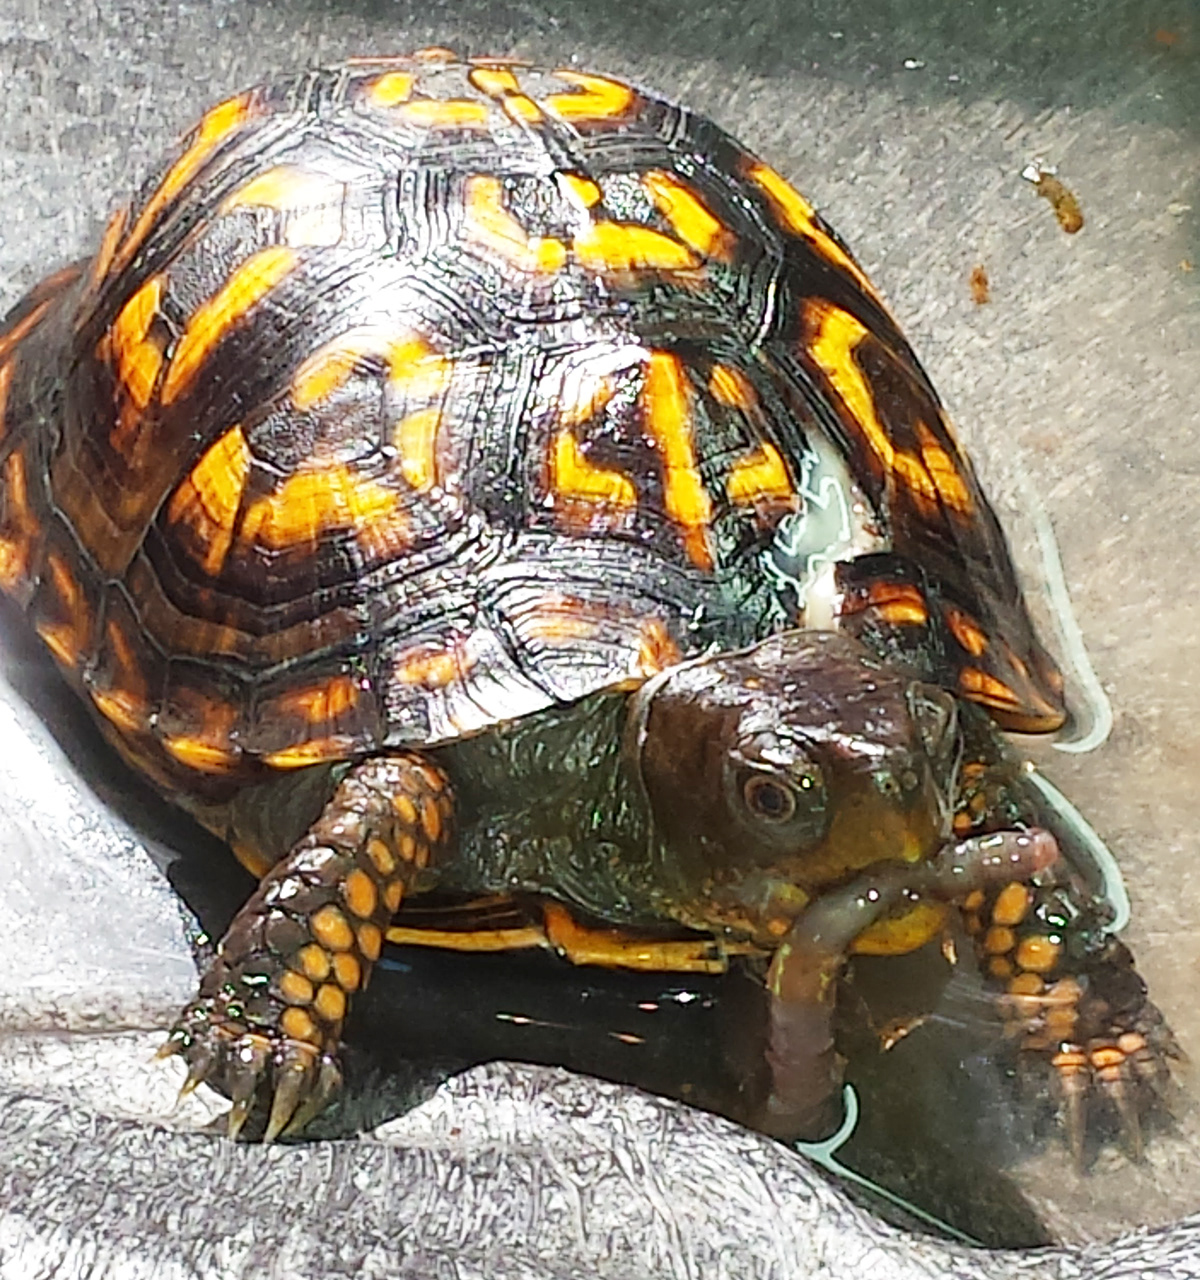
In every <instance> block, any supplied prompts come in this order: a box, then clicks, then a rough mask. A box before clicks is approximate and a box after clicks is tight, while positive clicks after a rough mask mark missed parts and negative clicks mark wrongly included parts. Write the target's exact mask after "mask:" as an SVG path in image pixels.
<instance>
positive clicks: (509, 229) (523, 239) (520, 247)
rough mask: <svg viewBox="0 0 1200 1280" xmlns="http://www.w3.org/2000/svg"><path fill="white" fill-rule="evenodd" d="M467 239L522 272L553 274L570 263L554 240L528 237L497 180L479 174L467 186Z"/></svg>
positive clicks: (565, 249)
mask: <svg viewBox="0 0 1200 1280" xmlns="http://www.w3.org/2000/svg"><path fill="white" fill-rule="evenodd" d="M466 206H467V207H466V212H467V234H468V238H470V239H471V240H473V241H475V243H476V244H479V245H481V246H482V247H483V248H486V249H491V250H493V251H494V252H496V253H498V254H500V255H501V256H502V257H503V258H504V259H505V261H507V262H509V263H511V264H512V265H513V266H514V267H516V268H517V269H518V270H519V271H528V272H531V273H533V272H536V273H542V274H553V273H554V272H556V271H559V270H561V269H562V266H563V264H564V263H565V262H566V260H567V248H566V245H564V244H563V242H562V241H561V240H555V239H553V238H552V237H542V236H534V237H532V238H531V237H529V236H528V235H526V233H525V228H524V227H522V226H521V224H520V223H519V222H518V221H517V220H516V218H514V217H513V216H512V214H511V213H509V212H508V210H507V209H505V207H504V193H503V188H502V187H501V185H500V180H499V179H498V178H493V177H489V176H487V175H485V174H477V175H476V176H475V177H472V178H468V179H467V183H466Z"/></svg>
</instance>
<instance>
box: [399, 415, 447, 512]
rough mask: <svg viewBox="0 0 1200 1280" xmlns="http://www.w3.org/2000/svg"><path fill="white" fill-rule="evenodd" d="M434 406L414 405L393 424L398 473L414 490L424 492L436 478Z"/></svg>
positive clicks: (436, 416)
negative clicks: (398, 465) (421, 406)
mask: <svg viewBox="0 0 1200 1280" xmlns="http://www.w3.org/2000/svg"><path fill="white" fill-rule="evenodd" d="M441 420H442V415H441V413H440V412H439V410H437V409H418V410H417V412H416V413H410V414H407V415H405V417H403V418H401V419H400V421H399V422H398V423H397V424H396V431H395V437H394V438H395V442H396V448H397V450H399V453H400V474H401V475H403V477H404V478H405V480H407V481H408V483H409V484H410V485H412V487H413V488H414V489H415V490H416V491H417V492H418V493H426V492H428V491H429V490H430V489H432V488H433V486H434V484H435V482H436V480H437V456H436V452H435V445H436V442H437V429H438V424H439V423H440V422H441Z"/></svg>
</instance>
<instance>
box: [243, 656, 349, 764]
mask: <svg viewBox="0 0 1200 1280" xmlns="http://www.w3.org/2000/svg"><path fill="white" fill-rule="evenodd" d="M358 698H359V687H358V684H357V682H356V681H355V679H354V677H353V676H348V675H338V676H333V677H332V678H331V679H329V680H324V681H322V682H321V683H319V684H314V685H308V686H306V687H305V688H302V689H292V690H289V691H288V692H287V693H285V694H283V695H282V696H281V697H279V698H278V699H277V700H276V701H275V703H274V704H273V708H272V709H273V710H278V711H279V712H280V713H281V714H282V715H285V716H295V717H298V718H299V719H301V720H303V721H304V723H305V725H306V726H307V727H308V728H310V729H315V730H320V731H322V732H321V733H320V734H319V735H318V736H314V737H312V738H309V739H308V740H307V741H305V742H299V743H296V744H295V745H294V746H291V747H285V748H283V749H282V750H280V751H272V752H270V753H269V754H267V755H265V756H264V757H263V759H264V760H265V761H266V762H267V764H269V765H270V766H271V767H272V768H274V769H302V768H304V767H306V766H307V765H310V764H318V763H320V762H321V761H322V760H339V759H342V758H344V756H345V755H346V751H347V746H348V742H347V736H346V735H345V734H344V733H342V734H339V733H338V729H339V721H341V720H342V718H343V717H344V716H345V715H346V713H347V712H352V711H353V710H354V709H355V707H356V706H357V705H358Z"/></svg>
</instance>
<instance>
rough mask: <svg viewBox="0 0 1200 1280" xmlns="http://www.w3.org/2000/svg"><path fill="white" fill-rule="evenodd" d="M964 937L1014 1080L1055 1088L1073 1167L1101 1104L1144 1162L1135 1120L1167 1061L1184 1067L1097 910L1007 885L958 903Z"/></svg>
mask: <svg viewBox="0 0 1200 1280" xmlns="http://www.w3.org/2000/svg"><path fill="white" fill-rule="evenodd" d="M963 914H964V922H965V926H966V930H967V932H968V933H969V934H971V935H972V936H973V937H974V939H975V946H976V951H977V954H978V956H979V961H980V964H981V966H982V967H983V970H984V973H985V975H986V977H987V979H988V981H989V982H990V984H991V985H992V986H993V987H994V988H995V989H996V990H997V998H998V1002H999V1009H1000V1014H1001V1017H1002V1018H1003V1020H1004V1025H1005V1030H1006V1032H1007V1033H1008V1035H1009V1036H1010V1037H1011V1038H1012V1039H1013V1040H1014V1041H1016V1042H1017V1044H1018V1045H1019V1046H1020V1051H1021V1055H1022V1064H1021V1065H1022V1075H1023V1076H1024V1078H1025V1079H1026V1080H1029V1079H1030V1078H1032V1079H1033V1080H1034V1081H1037V1080H1039V1079H1044V1078H1045V1074H1046V1072H1047V1071H1049V1072H1050V1073H1052V1075H1053V1077H1054V1080H1055V1081H1056V1084H1057V1093H1058V1097H1059V1108H1060V1116H1061V1123H1062V1126H1063V1128H1064V1130H1065V1134H1066V1138H1067V1144H1068V1146H1069V1147H1070V1150H1071V1154H1072V1157H1073V1158H1074V1161H1075V1164H1076V1166H1077V1167H1078V1168H1081V1169H1082V1168H1083V1167H1084V1166H1085V1164H1086V1148H1087V1138H1088V1112H1089V1108H1090V1105H1091V1103H1092V1102H1093V1100H1094V1099H1095V1098H1097V1097H1099V1098H1101V1099H1106V1100H1107V1102H1108V1103H1109V1104H1110V1105H1111V1106H1112V1108H1113V1109H1114V1110H1115V1112H1116V1114H1117V1117H1118V1119H1119V1122H1120V1126H1121V1132H1122V1135H1123V1137H1124V1142H1125V1147H1126V1149H1127V1151H1128V1153H1129V1155H1130V1157H1131V1158H1132V1159H1134V1160H1137V1159H1140V1158H1141V1155H1142V1119H1143V1116H1144V1115H1145V1114H1146V1113H1147V1112H1148V1111H1149V1110H1151V1109H1152V1107H1153V1106H1155V1105H1156V1104H1161V1103H1162V1102H1163V1101H1164V1100H1165V1095H1166V1091H1167V1088H1168V1086H1169V1084H1170V1081H1171V1072H1170V1062H1171V1060H1172V1059H1179V1058H1181V1057H1182V1054H1181V1052H1180V1049H1179V1047H1178V1045H1177V1044H1176V1041H1175V1037H1174V1036H1173V1035H1172V1033H1171V1030H1170V1028H1169V1027H1168V1026H1167V1024H1166V1022H1165V1021H1164V1019H1163V1016H1162V1014H1161V1013H1160V1012H1159V1011H1158V1009H1157V1008H1156V1007H1155V1005H1154V1004H1153V1003H1152V1002H1151V1001H1150V999H1149V998H1148V995H1147V991H1146V984H1145V982H1144V981H1143V980H1142V978H1141V977H1140V976H1139V975H1138V973H1137V971H1136V970H1135V969H1134V967H1133V957H1132V956H1131V955H1130V954H1129V950H1128V948H1127V947H1125V946H1124V944H1123V943H1121V942H1119V941H1117V939H1116V938H1114V937H1112V936H1111V935H1110V934H1107V933H1106V932H1105V929H1104V926H1105V924H1106V923H1107V918H1106V913H1105V912H1104V910H1103V906H1102V904H1097V903H1096V902H1094V901H1093V900H1091V899H1090V898H1089V896H1088V895H1087V894H1086V891H1085V890H1084V889H1083V888H1082V886H1081V885H1079V884H1078V883H1077V882H1073V881H1072V880H1071V879H1069V878H1064V880H1062V881H1060V882H1058V883H1054V884H1050V885H1025V884H1020V883H1017V882H1013V883H1011V884H1006V885H1003V886H994V887H992V888H991V889H989V890H986V891H977V892H975V893H972V894H970V895H968V897H967V900H966V902H965V904H964V913H963Z"/></svg>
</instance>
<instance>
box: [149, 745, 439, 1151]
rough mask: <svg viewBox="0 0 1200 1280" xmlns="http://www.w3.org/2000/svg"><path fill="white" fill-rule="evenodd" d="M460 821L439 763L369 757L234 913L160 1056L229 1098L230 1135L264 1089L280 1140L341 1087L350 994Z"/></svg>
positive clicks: (273, 1133)
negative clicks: (172, 1057) (173, 1057)
mask: <svg viewBox="0 0 1200 1280" xmlns="http://www.w3.org/2000/svg"><path fill="white" fill-rule="evenodd" d="M452 817H453V804H452V798H451V792H450V786H449V783H448V781H447V779H446V777H445V775H444V774H443V773H442V772H441V770H439V769H438V768H436V767H435V766H434V765H432V764H430V763H429V761H427V760H425V759H424V758H422V757H421V756H419V755H416V754H413V753H396V754H392V755H386V756H377V757H373V758H372V759H369V760H365V761H363V762H362V763H360V764H357V765H355V766H354V767H353V768H352V769H351V770H350V772H349V773H348V774H347V775H346V776H345V778H344V779H343V780H342V782H341V783H340V784H339V786H338V788H337V790H336V791H335V792H334V794H333V797H332V798H331V799H330V801H329V803H328V804H327V805H326V806H325V809H324V810H323V811H322V813H321V816H320V817H319V818H318V819H317V821H316V822H314V823H313V825H312V827H311V828H310V829H309V831H308V832H307V834H306V835H304V836H303V837H302V838H301V839H300V840H299V841H297V843H296V844H295V845H294V846H293V848H292V850H291V852H290V853H289V854H288V855H287V856H286V857H285V858H283V859H282V861H280V862H279V863H277V864H276V866H275V867H273V868H272V869H271V871H270V872H269V873H268V874H267V875H266V876H265V877H264V878H263V880H262V883H261V884H260V885H259V887H258V889H257V890H256V891H255V893H254V895H253V896H252V897H251V898H250V900H249V901H248V902H247V903H246V905H245V906H244V907H242V909H241V910H240V911H239V912H238V914H237V915H236V916H235V917H234V920H233V923H232V924H231V925H230V926H229V931H228V932H227V933H226V934H225V936H224V938H222V939H221V942H220V944H219V945H218V947H217V954H216V957H215V958H214V960H213V963H212V965H211V966H210V968H209V970H208V972H207V973H206V974H205V975H204V977H203V979H202V980H201V983H200V991H199V994H198V996H197V997H196V999H195V1000H193V1001H192V1003H191V1004H190V1005H188V1006H187V1008H186V1009H184V1011H183V1013H182V1014H181V1015H180V1018H179V1021H178V1022H177V1023H176V1024H175V1027H174V1028H173V1030H172V1031H171V1034H170V1036H169V1037H168V1039H167V1042H166V1043H165V1044H164V1046H163V1049H162V1051H161V1052H162V1054H163V1055H164V1056H165V1055H169V1054H173V1053H178V1054H181V1055H182V1056H183V1058H184V1059H185V1060H186V1061H187V1064H188V1077H187V1081H186V1083H185V1085H184V1090H185V1091H188V1090H191V1089H194V1088H195V1087H196V1085H198V1084H199V1083H201V1082H202V1081H207V1082H208V1083H210V1084H213V1085H215V1086H216V1087H217V1088H219V1089H222V1090H223V1091H224V1092H226V1093H228V1094H229V1096H230V1098H231V1099H232V1101H233V1107H232V1109H231V1110H230V1112H229V1118H228V1125H229V1135H230V1137H236V1136H237V1134H238V1133H239V1132H240V1131H241V1129H242V1127H243V1125H244V1124H245V1122H246V1118H247V1116H248V1115H249V1113H250V1109H251V1107H252V1105H253V1103H254V1101H255V1098H256V1097H257V1096H259V1095H260V1094H263V1095H269V1096H270V1114H269V1117H268V1120H267V1126H266V1131H265V1133H264V1135H263V1140H264V1141H266V1142H271V1141H273V1140H274V1139H275V1138H276V1137H278V1136H279V1134H280V1133H282V1132H283V1131H284V1130H285V1129H288V1130H293V1131H294V1130H297V1129H299V1128H301V1127H303V1125H304V1124H305V1123H307V1121H308V1120H309V1119H311V1118H312V1116H313V1115H315V1114H316V1113H317V1112H318V1111H320V1110H321V1108H322V1107H323V1106H324V1105H325V1104H326V1102H328V1100H329V1098H330V1097H331V1095H332V1094H333V1093H334V1092H335V1091H336V1089H337V1088H338V1086H339V1084H340V1082H341V1070H340V1068H339V1066H338V1045H339V1042H340V1040H341V1032H342V1024H343V1022H344V1021H345V1017H346V1010H347V1005H348V1001H349V999H350V997H351V996H352V995H353V994H354V993H355V992H357V991H359V990H361V989H362V987H364V986H365V985H366V982H367V980H368V978H369V977H370V973H371V968H372V966H373V965H374V963H375V961H376V960H377V959H378V958H379V953H380V950H381V948H382V946H383V937H384V931H385V929H386V928H387V925H388V922H389V921H390V919H391V917H392V915H393V913H394V912H395V911H396V908H397V907H398V906H399V905H400V901H401V899H402V898H403V896H404V894H405V892H406V891H407V890H408V888H409V887H410V886H411V884H412V882H413V880H414V878H415V876H416V875H417V874H418V873H419V872H420V870H421V869H422V868H424V867H426V866H427V865H429V864H430V863H431V862H432V863H436V862H437V860H438V858H439V856H440V855H441V853H442V851H443V850H444V849H445V848H446V846H447V843H448V841H449V839H450V830H451V822H452Z"/></svg>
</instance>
